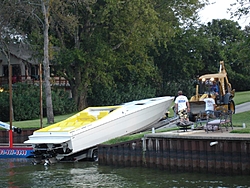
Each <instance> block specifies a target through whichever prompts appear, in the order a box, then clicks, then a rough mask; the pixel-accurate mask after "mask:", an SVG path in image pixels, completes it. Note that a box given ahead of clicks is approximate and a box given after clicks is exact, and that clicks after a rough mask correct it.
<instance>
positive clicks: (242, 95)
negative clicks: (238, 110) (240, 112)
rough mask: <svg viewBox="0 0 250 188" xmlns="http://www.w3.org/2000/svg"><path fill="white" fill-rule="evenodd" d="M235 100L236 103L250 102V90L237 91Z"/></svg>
mask: <svg viewBox="0 0 250 188" xmlns="http://www.w3.org/2000/svg"><path fill="white" fill-rule="evenodd" d="M234 102H235V104H236V105H238V104H242V103H245V102H250V91H242V92H236V93H235V97H234Z"/></svg>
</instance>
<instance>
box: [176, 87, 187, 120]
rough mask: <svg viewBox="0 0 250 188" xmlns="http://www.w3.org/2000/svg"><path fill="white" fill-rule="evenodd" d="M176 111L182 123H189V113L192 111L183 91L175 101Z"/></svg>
mask: <svg viewBox="0 0 250 188" xmlns="http://www.w3.org/2000/svg"><path fill="white" fill-rule="evenodd" d="M175 111H176V113H177V114H178V115H179V117H180V120H181V122H184V120H186V121H189V119H188V112H189V111H190V106H189V102H188V99H187V97H186V96H184V95H183V93H182V91H178V96H177V97H176V99H175Z"/></svg>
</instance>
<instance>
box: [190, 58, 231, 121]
mask: <svg viewBox="0 0 250 188" xmlns="http://www.w3.org/2000/svg"><path fill="white" fill-rule="evenodd" d="M213 85H215V86H216V87H217V91H216V92H215V91H214V90H211V88H212V86H213ZM209 94H210V95H211V97H212V98H213V99H214V100H215V103H216V109H215V110H221V111H224V112H226V111H228V110H231V111H232V113H235V103H234V101H233V98H234V95H235V89H232V86H231V84H230V83H229V81H228V78H227V72H226V69H225V65H224V61H220V68H219V72H218V73H216V74H205V75H202V76H200V77H199V78H198V80H197V84H196V94H195V95H194V96H192V97H191V98H190V100H189V103H190V114H189V119H190V120H191V121H195V120H196V117H197V115H198V114H199V113H200V112H201V111H204V110H205V102H204V99H205V98H207V97H208V95H209Z"/></svg>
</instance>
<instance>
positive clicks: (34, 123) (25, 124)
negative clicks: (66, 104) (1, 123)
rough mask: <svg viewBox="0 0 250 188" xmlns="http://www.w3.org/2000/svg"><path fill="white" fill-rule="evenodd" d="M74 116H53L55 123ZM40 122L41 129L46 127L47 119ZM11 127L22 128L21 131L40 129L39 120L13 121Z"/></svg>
mask: <svg viewBox="0 0 250 188" xmlns="http://www.w3.org/2000/svg"><path fill="white" fill-rule="evenodd" d="M74 114H75V113H74ZM74 114H67V115H60V116H55V117H54V121H55V123H57V122H60V121H62V120H65V119H67V118H68V117H70V116H72V115H74ZM42 122H43V127H46V126H48V124H47V118H43V119H42ZM12 125H13V126H15V127H19V128H22V129H39V128H40V127H41V125H40V119H35V120H27V121H13V123H12Z"/></svg>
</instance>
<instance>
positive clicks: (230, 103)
mask: <svg viewBox="0 0 250 188" xmlns="http://www.w3.org/2000/svg"><path fill="white" fill-rule="evenodd" d="M228 110H231V111H232V113H233V114H235V103H234V101H233V100H230V102H229V103H228Z"/></svg>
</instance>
